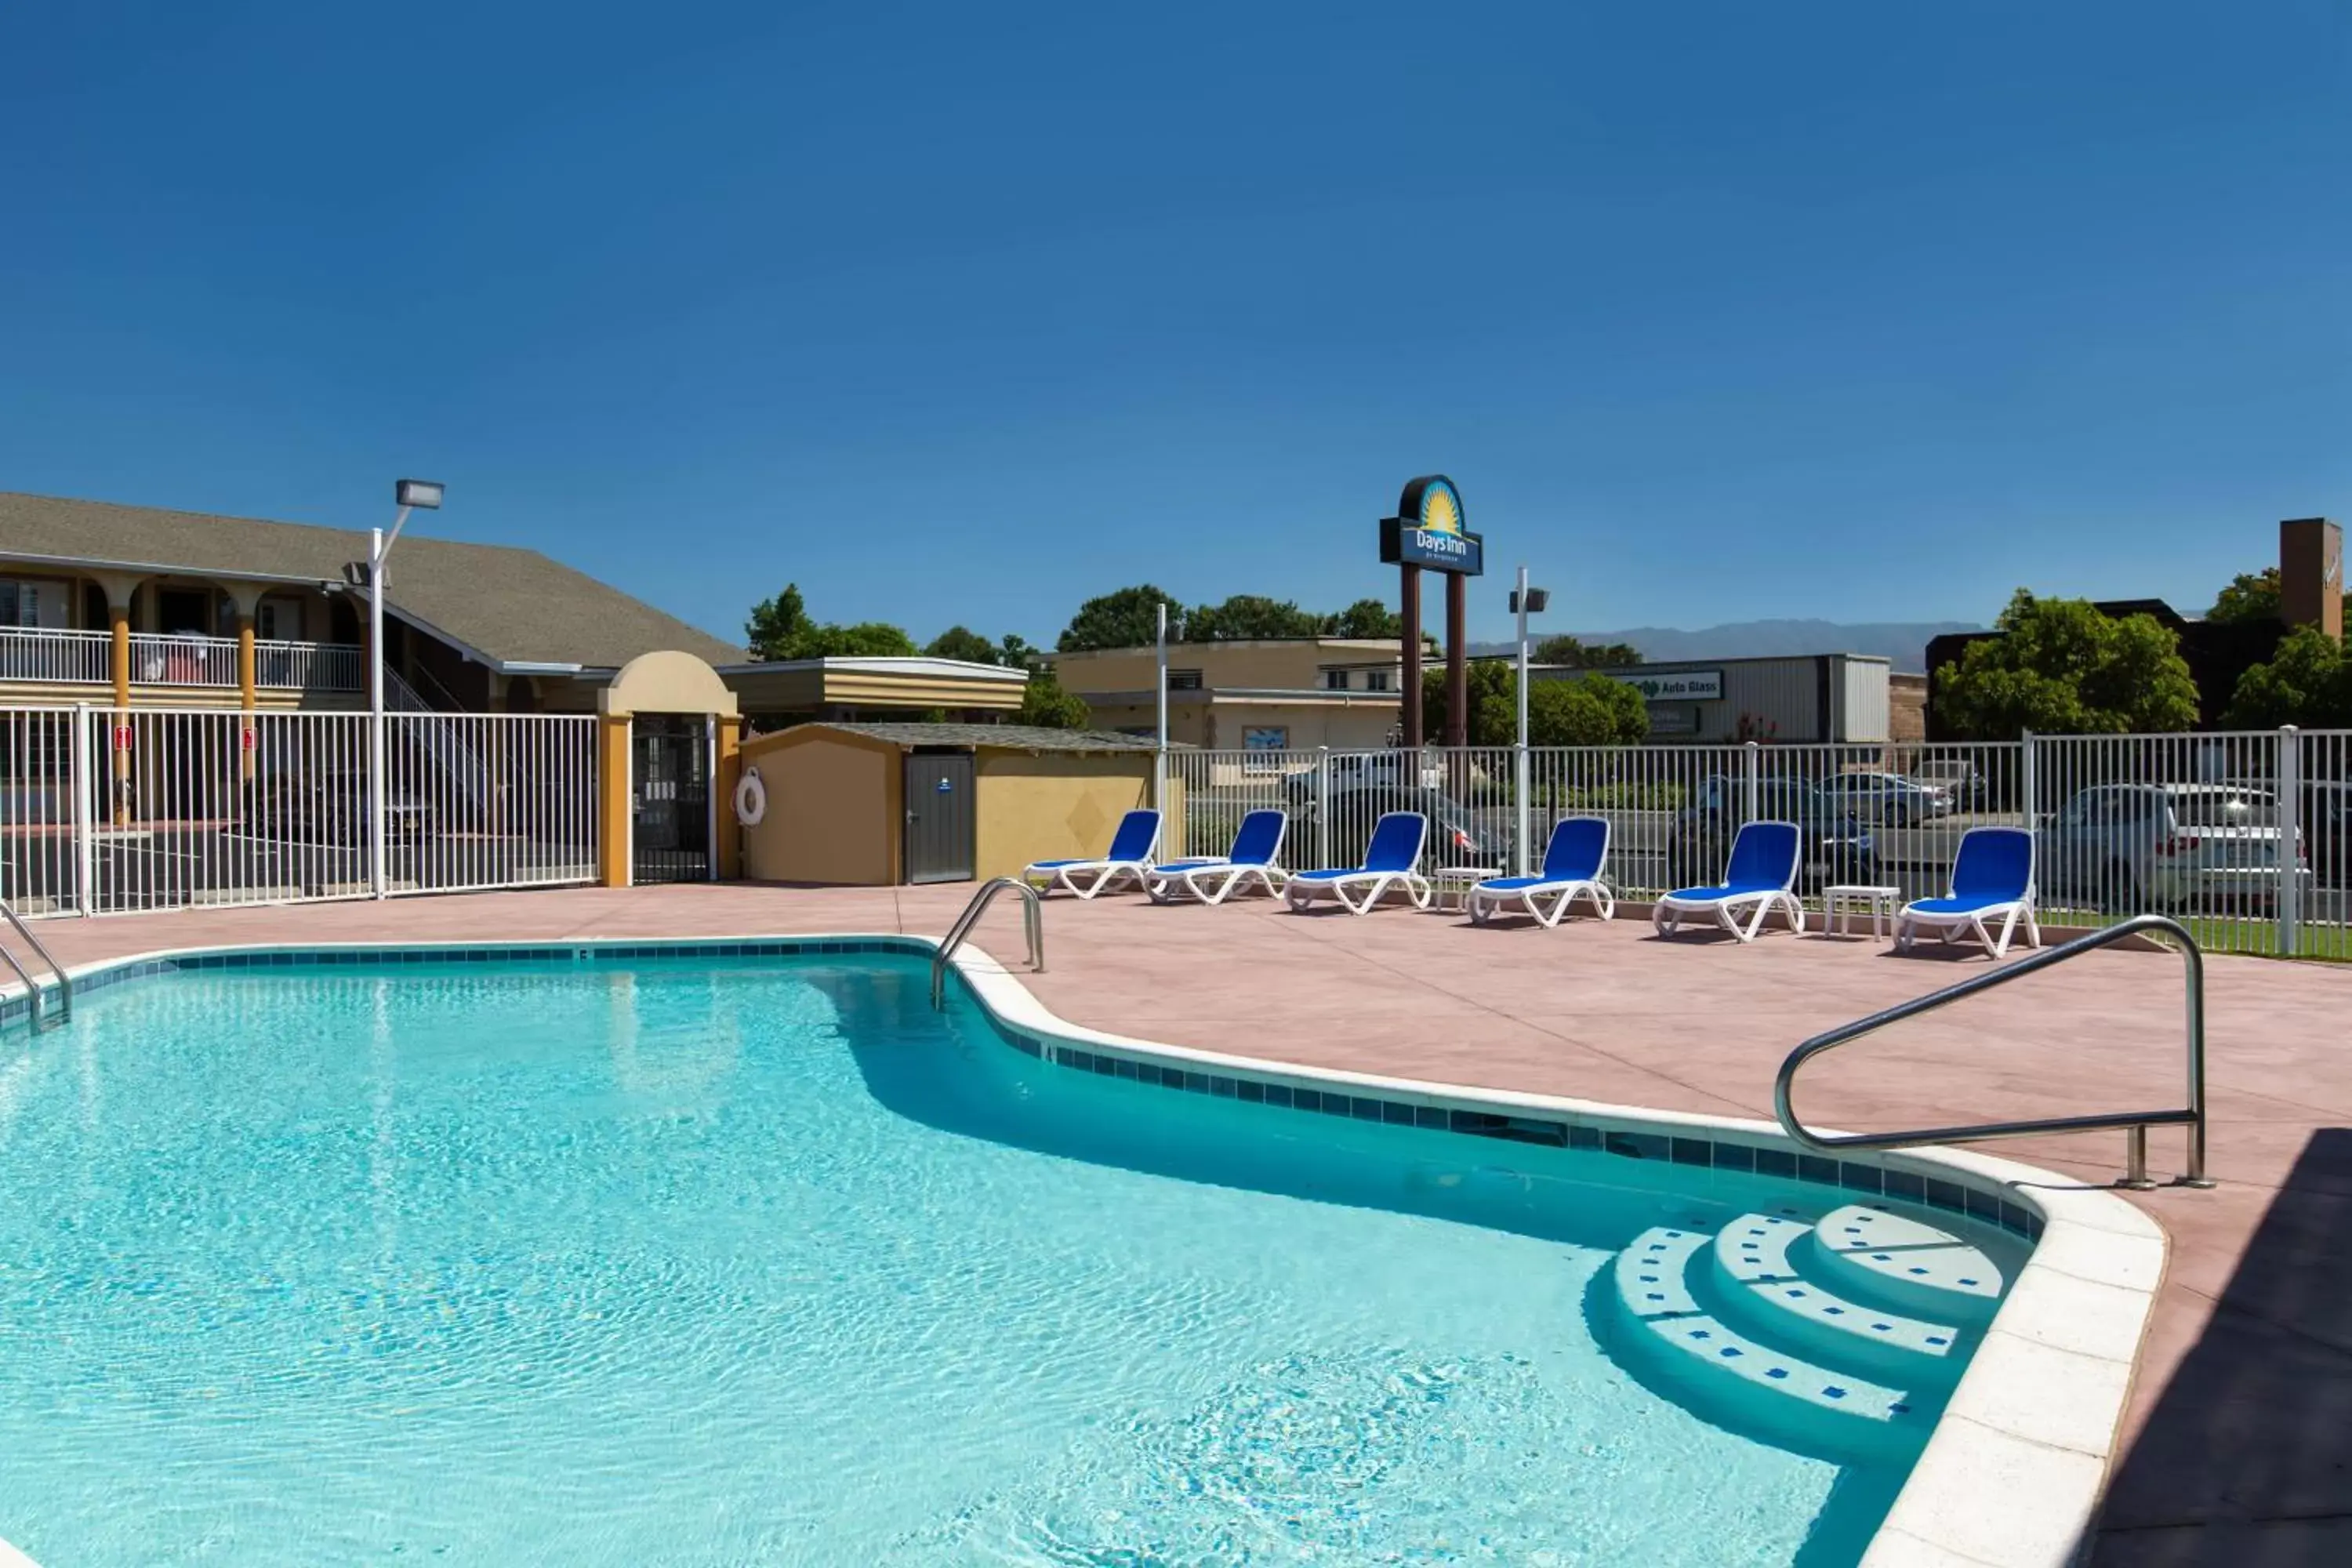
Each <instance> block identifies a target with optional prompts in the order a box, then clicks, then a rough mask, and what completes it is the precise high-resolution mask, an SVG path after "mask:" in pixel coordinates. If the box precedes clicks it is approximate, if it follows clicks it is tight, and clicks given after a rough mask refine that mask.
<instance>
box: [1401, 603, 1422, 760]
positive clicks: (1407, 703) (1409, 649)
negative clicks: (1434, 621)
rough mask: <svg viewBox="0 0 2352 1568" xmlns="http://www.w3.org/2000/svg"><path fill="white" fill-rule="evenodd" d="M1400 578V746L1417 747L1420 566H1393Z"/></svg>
mask: <svg viewBox="0 0 2352 1568" xmlns="http://www.w3.org/2000/svg"><path fill="white" fill-rule="evenodd" d="M1397 571H1398V574H1399V575H1400V576H1401V577H1402V579H1403V584H1404V585H1403V588H1402V595H1401V597H1400V602H1399V610H1400V613H1401V614H1402V616H1403V617H1404V690H1403V692H1402V696H1403V698H1404V749H1405V750H1406V751H1408V752H1418V751H1419V750H1421V568H1420V567H1418V566H1414V565H1411V564H1407V565H1404V566H1400V567H1399V568H1397Z"/></svg>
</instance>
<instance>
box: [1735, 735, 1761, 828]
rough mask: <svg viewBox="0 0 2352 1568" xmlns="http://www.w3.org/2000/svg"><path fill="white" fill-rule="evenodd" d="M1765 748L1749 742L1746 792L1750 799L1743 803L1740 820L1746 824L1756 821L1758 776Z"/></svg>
mask: <svg viewBox="0 0 2352 1568" xmlns="http://www.w3.org/2000/svg"><path fill="white" fill-rule="evenodd" d="M1763 754H1764V748H1763V747H1761V746H1759V745H1758V744H1757V743H1756V742H1753V741H1750V742H1748V763H1747V770H1748V776H1747V788H1746V791H1745V794H1746V795H1747V797H1748V798H1747V799H1746V800H1745V801H1743V802H1742V803H1741V806H1740V811H1741V817H1740V819H1741V820H1742V821H1744V822H1753V821H1755V820H1756V784H1757V777H1758V774H1759V773H1760V772H1761V770H1762V768H1763V762H1762V758H1763Z"/></svg>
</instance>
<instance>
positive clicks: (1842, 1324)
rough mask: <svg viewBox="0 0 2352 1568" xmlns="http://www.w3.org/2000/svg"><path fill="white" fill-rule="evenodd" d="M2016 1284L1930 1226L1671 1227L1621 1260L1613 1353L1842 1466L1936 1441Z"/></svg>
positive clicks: (1753, 1219) (1839, 1215) (1861, 1208)
mask: <svg viewBox="0 0 2352 1568" xmlns="http://www.w3.org/2000/svg"><path fill="white" fill-rule="evenodd" d="M2005 1284H2006V1281H2005V1279H2004V1276H2003V1272H2002V1270H2001V1268H2000V1266H1999V1265H1998V1264H1996V1263H1995V1262H1994V1261H1993V1259H1992V1258H1990V1257H1989V1256H1988V1255H1987V1254H1986V1253H1985V1252H1983V1251H1982V1250H1981V1249H1979V1247H1976V1246H1974V1245H1972V1244H1970V1243H1969V1242H1968V1241H1966V1240H1964V1239H1962V1238H1961V1237H1958V1236H1955V1235H1953V1234H1952V1233H1950V1232H1949V1231H1946V1230H1943V1229H1941V1228H1939V1227H1937V1226H1935V1225H1932V1224H1930V1223H1928V1222H1927V1220H1925V1219H1923V1218H1915V1217H1913V1216H1911V1215H1907V1214H1903V1213H1898V1212H1896V1211H1895V1210H1894V1209H1892V1208H1889V1207H1886V1206H1883V1205H1876V1204H1853V1205H1847V1206H1845V1207H1843V1208H1840V1209H1836V1210H1833V1211H1832V1212H1831V1213H1829V1214H1827V1215H1822V1217H1821V1218H1820V1219H1818V1220H1808V1219H1806V1218H1804V1217H1803V1216H1802V1214H1801V1211H1799V1210H1796V1209H1793V1208H1780V1209H1775V1210H1772V1211H1769V1212H1757V1213H1749V1214H1744V1215H1739V1216H1738V1218H1736V1219H1734V1220H1732V1221H1730V1222H1729V1223H1728V1224H1727V1225H1724V1226H1721V1227H1720V1228H1719V1229H1717V1230H1714V1231H1706V1230H1696V1229H1682V1228H1676V1227H1673V1226H1654V1227H1653V1228H1651V1229H1649V1230H1646V1231H1643V1233H1642V1234H1641V1235H1639V1236H1637V1237H1634V1238H1633V1241H1632V1242H1630V1243H1628V1244H1627V1246H1626V1247H1625V1249H1624V1250H1623V1251H1622V1252H1621V1253H1619V1254H1618V1256H1617V1260H1616V1263H1615V1265H1614V1268H1613V1272H1612V1277H1611V1279H1610V1281H1609V1284H1608V1286H1607V1287H1606V1288H1604V1289H1605V1290H1606V1293H1608V1294H1610V1295H1613V1298H1614V1300H1613V1303H1611V1304H1613V1307H1614V1309H1615V1310H1614V1314H1613V1315H1614V1317H1615V1320H1616V1321H1615V1323H1614V1325H1613V1328H1614V1330H1615V1332H1614V1333H1613V1334H1612V1342H1618V1343H1619V1348H1620V1350H1621V1352H1622V1353H1623V1354H1624V1355H1625V1356H1628V1357H1631V1358H1633V1359H1635V1360H1636V1361H1637V1362H1638V1363H1639V1365H1640V1367H1641V1368H1642V1369H1643V1370H1645V1371H1649V1372H1651V1373H1654V1374H1656V1375H1658V1376H1660V1377H1662V1378H1663V1379H1664V1380H1665V1381H1666V1382H1668V1383H1670V1384H1673V1385H1674V1386H1675V1389H1676V1391H1677V1393H1678V1394H1687V1395H1688V1396H1689V1398H1688V1403H1689V1404H1690V1405H1691V1406H1692V1408H1694V1409H1696V1410H1697V1411H1698V1412H1699V1413H1700V1414H1701V1415H1706V1416H1708V1417H1709V1418H1710V1419H1714V1418H1717V1417H1721V1418H1722V1419H1723V1421H1724V1424H1725V1425H1727V1426H1736V1427H1750V1428H1755V1429H1758V1430H1759V1431H1760V1432H1762V1433H1764V1434H1766V1435H1768V1436H1771V1437H1772V1438H1774V1439H1775V1440H1779V1441H1791V1442H1794V1443H1796V1444H1797V1445H1799V1446H1801V1447H1812V1448H1822V1449H1827V1450H1831V1451H1841V1452H1851V1451H1856V1450H1861V1451H1870V1452H1883V1451H1885V1449H1886V1448H1887V1447H1900V1446H1902V1445H1903V1444H1904V1443H1905V1442H1906V1440H1907V1441H1909V1442H1912V1443H1916V1442H1919V1441H1923V1440H1924V1439H1925V1438H1926V1436H1927V1432H1928V1431H1929V1430H1930V1429H1931V1428H1932V1427H1933V1426H1934V1425H1935V1422H1936V1417H1937V1414H1938V1413H1939V1412H1940V1411H1941V1410H1942V1407H1943V1404H1944V1401H1945V1400H1946V1398H1947V1397H1948V1395H1949V1394H1950V1393H1951V1389H1952V1385H1953V1384H1954V1383H1955V1382H1956V1381H1958V1376H1959V1372H1960V1368H1961V1367H1962V1366H1964V1365H1965V1364H1966V1363H1967V1361H1968V1353H1969V1350H1970V1349H1972V1348H1973V1346H1974V1344H1975V1342H1976V1340H1977V1338H1978V1337H1979V1335H1980V1334H1981V1333H1982V1332H1983V1329H1984V1325H1985V1324H1986V1323H1987V1322H1989V1321H1990V1320H1991V1317H1992V1314H1993V1310H1994V1309H1995V1308H1997V1307H1998V1306H1999V1305H2000V1297H2001V1291H2002V1289H2004V1287H2005Z"/></svg>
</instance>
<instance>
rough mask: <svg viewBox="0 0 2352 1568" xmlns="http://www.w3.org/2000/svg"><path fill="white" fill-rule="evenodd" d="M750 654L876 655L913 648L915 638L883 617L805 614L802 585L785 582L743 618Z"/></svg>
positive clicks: (784, 656) (907, 651) (777, 656)
mask: <svg viewBox="0 0 2352 1568" xmlns="http://www.w3.org/2000/svg"><path fill="white" fill-rule="evenodd" d="M743 634H744V636H745V637H747V638H748V639H749V640H750V642H751V657H752V658H760V659H788V658H887V657H891V656H900V657H903V656H905V655H908V654H911V653H913V652H914V651H915V639H914V638H912V637H908V635H907V634H906V633H905V632H904V631H902V630H901V629H899V628H898V627H897V626H891V625H889V624H888V623H887V622H883V621H859V622H857V623H856V625H854V626H832V625H828V624H825V623H822V622H818V621H814V620H812V619H810V618H809V613H808V605H807V603H806V602H805V601H804V600H803V598H802V597H801V590H800V584H797V583H787V584H784V591H783V592H782V593H781V594H779V595H776V596H775V597H774V598H772V599H762V600H761V601H760V602H759V603H758V604H756V605H752V606H751V619H750V620H748V621H746V622H744V623H743Z"/></svg>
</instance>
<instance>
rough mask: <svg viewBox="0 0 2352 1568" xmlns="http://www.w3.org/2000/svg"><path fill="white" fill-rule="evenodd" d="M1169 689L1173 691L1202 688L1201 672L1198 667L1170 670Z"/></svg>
mask: <svg viewBox="0 0 2352 1568" xmlns="http://www.w3.org/2000/svg"><path fill="white" fill-rule="evenodd" d="M1168 689H1169V690H1171V691H1198V690H1200V689H1201V672H1200V671H1199V670H1197V669H1171V670H1170V671H1169V672H1168Z"/></svg>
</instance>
